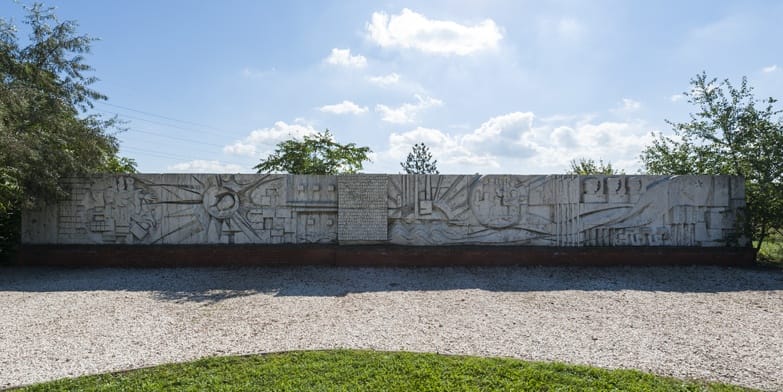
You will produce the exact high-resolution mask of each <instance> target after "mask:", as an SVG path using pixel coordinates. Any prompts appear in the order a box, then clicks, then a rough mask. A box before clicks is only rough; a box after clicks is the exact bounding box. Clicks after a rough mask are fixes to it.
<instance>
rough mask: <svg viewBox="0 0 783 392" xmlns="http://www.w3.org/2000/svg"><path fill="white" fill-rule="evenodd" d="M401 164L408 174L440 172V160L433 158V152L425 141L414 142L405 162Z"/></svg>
mask: <svg viewBox="0 0 783 392" xmlns="http://www.w3.org/2000/svg"><path fill="white" fill-rule="evenodd" d="M400 166H402V168H403V169H405V173H408V174H438V173H439V172H438V160H437V159H436V160H434V161H433V160H432V153H430V149H429V147H427V146H426V145H425V144H424V143H418V144H414V145H413V147H412V148H411V152H409V153H408V158H407V159H406V160H405V162H400Z"/></svg>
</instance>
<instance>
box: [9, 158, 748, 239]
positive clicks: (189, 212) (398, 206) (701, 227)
mask: <svg viewBox="0 0 783 392" xmlns="http://www.w3.org/2000/svg"><path fill="white" fill-rule="evenodd" d="M65 185H66V186H68V187H69V188H70V194H69V196H68V197H67V198H65V199H64V200H61V201H59V202H58V203H57V204H55V205H47V206H42V207H40V208H39V209H34V210H28V211H25V212H24V214H23V222H22V241H23V242H24V243H51V244H221V243H222V244H242V243H255V244H282V243H291V244H297V243H341V242H342V243H374V242H386V243H391V244H403V245H456V244H487V245H538V246H726V245H743V244H744V243H745V242H746V241H747V240H746V239H744V238H738V235H737V233H738V231H737V226H738V221H739V220H738V216H739V215H740V214H741V213H742V212H743V211H744V207H745V190H744V181H743V179H742V178H741V177H736V176H636V175H632V176H625V175H611V176H572V175H551V176H524V175H519V176H518V175H487V176H481V175H437V174H427V175H424V174H422V175H340V176H309V175H278V174H273V175H264V174H218V175H215V174H211V175H207V174H195V175H189V174H133V175H100V176H92V177H81V178H72V179H68V180H66V181H65Z"/></svg>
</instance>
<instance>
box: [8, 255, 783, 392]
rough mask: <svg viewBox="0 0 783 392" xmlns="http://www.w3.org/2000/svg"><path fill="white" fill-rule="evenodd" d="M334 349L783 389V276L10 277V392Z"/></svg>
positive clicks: (651, 271) (674, 272)
mask: <svg viewBox="0 0 783 392" xmlns="http://www.w3.org/2000/svg"><path fill="white" fill-rule="evenodd" d="M325 348H365V349H376V350H405V351H429V352H439V353H449V354H470V355H486V356H508V357H517V358H524V359H532V360H556V361H564V362H569V363H577V364H589V365H595V366H601V367H606V368H636V369H642V370H645V371H651V372H654V373H658V374H662V375H670V376H676V377H683V378H692V379H705V380H715V381H723V382H728V383H734V384H740V385H745V386H751V387H757V388H761V389H767V390H783V272H781V271H775V270H752V269H731V268H718V267H656V268H544V267H537V268H523V267H518V268H445V269H443V268H432V269H429V268H428V269H388V268H381V269H371V268H322V267H296V268H242V269H239V268H237V269H190V268H182V269H25V268H0V388H3V387H10V386H17V385H23V384H30V383H35V382H40V381H47V380H52V379H57V378H62V377H73V376H78V375H84V374H92V373H101V372H110V371H118V370H125V369H131V368H138V367H143V366H150V365H157V364H163V363H167V362H181V361H188V360H192V359H196V358H201V357H205V356H213V355H228V354H247V353H263V352H272V351H287V350H303V349H325Z"/></svg>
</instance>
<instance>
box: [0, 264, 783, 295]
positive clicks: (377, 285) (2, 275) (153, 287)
mask: <svg viewBox="0 0 783 392" xmlns="http://www.w3.org/2000/svg"><path fill="white" fill-rule="evenodd" d="M462 289H477V290H486V291H497V292H515V291H563V290H579V291H619V290H640V291H650V292H655V291H661V292H683V293H687V292H695V293H705V292H706V293H711V292H735V291H774V290H783V270H780V269H761V268H758V269H741V268H726V267H708V266H689V267H494V268H478V267H465V268H456V267H455V268H345V267H342V268H338V267H304V266H303V267H252V268H162V269H121V268H98V269H65V268H24V267H0V294H1V293H2V292H4V291H21V292H61V291H102V290H108V291H151V292H153V293H155V295H156V297H157V298H159V299H160V300H163V301H174V302H202V303H210V302H212V303H213V302H219V301H223V300H226V299H230V298H236V297H243V296H248V295H254V294H266V295H275V296H330V297H335V296H344V295H346V294H349V293H364V292H384V291H438V290H462Z"/></svg>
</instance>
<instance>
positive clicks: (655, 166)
mask: <svg viewBox="0 0 783 392" xmlns="http://www.w3.org/2000/svg"><path fill="white" fill-rule="evenodd" d="M684 94H685V95H686V96H687V98H688V102H690V103H691V104H693V105H695V106H696V107H697V111H696V113H691V115H690V121H688V122H683V123H678V122H672V121H668V120H667V122H668V123H669V124H670V125H671V126H672V128H673V130H674V134H675V135H674V137H669V136H665V135H663V134H658V135H657V138H656V139H655V140H654V141H653V143H652V145H650V146H648V147H647V148H645V149H644V151H643V152H642V155H641V159H642V162H643V164H644V166H645V169H646V170H647V172H649V173H650V174H732V175H741V176H744V177H745V190H746V193H745V195H746V202H747V212H748V214H747V216H746V217H745V219H744V220H743V222H744V224H745V229H746V232H747V233H748V234H749V235H750V236H751V238H752V239H753V240H754V241H755V250H756V251H757V252H758V250H759V249H760V247H761V245H762V243H763V242H764V240H765V239H766V238H767V237H768V236H769V235H770V233H771V232H773V231H778V232H779V231H780V229H781V228H783V117H781V112H782V111H781V110H780V109H776V108H775V103H776V102H777V101H776V100H775V99H774V98H767V99H765V100H758V99H756V98H755V97H754V96H753V88H752V87H751V86H749V85H748V81H747V78H745V77H743V78H742V82H741V83H740V84H739V86H738V87H735V86H734V85H732V84H731V82H730V81H729V80H728V79H726V80H723V81H722V82H721V81H718V79H715V78H708V77H707V74H706V73H704V72H702V73H701V74H699V75H696V77H694V78H693V79H692V80H691V90H690V91H689V92H686V93H684Z"/></svg>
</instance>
